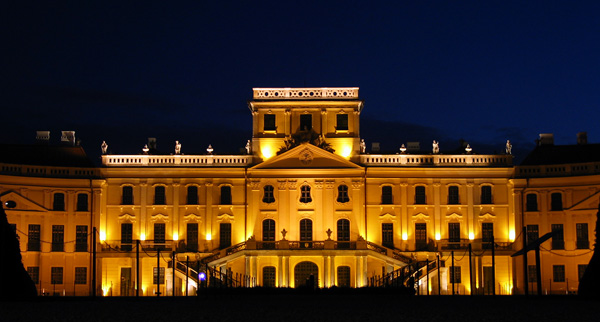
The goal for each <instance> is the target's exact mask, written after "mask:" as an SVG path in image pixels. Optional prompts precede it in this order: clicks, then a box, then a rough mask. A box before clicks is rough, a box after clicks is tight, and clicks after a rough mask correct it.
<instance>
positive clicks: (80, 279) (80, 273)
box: [75, 267, 87, 285]
mask: <svg viewBox="0 0 600 322" xmlns="http://www.w3.org/2000/svg"><path fill="white" fill-rule="evenodd" d="M75 284H80V285H84V284H87V267H75Z"/></svg>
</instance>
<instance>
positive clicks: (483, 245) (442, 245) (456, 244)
mask: <svg viewBox="0 0 600 322" xmlns="http://www.w3.org/2000/svg"><path fill="white" fill-rule="evenodd" d="M469 244H471V249H472V250H475V251H479V250H491V249H492V245H491V243H489V242H487V241H483V240H482V239H473V240H471V239H460V240H459V241H450V240H449V239H442V240H437V241H435V247H434V248H433V249H431V248H430V249H428V250H429V251H435V250H437V251H451V250H456V249H461V250H466V249H467V248H469ZM494 245H495V250H497V251H508V250H512V249H513V243H510V242H495V243H494Z"/></svg>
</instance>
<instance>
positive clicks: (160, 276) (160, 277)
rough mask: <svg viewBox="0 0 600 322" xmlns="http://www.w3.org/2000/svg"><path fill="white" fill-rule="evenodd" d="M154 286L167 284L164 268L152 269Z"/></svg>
mask: <svg viewBox="0 0 600 322" xmlns="http://www.w3.org/2000/svg"><path fill="white" fill-rule="evenodd" d="M152 274H153V281H154V284H156V285H160V284H165V268H164V267H153V268H152Z"/></svg>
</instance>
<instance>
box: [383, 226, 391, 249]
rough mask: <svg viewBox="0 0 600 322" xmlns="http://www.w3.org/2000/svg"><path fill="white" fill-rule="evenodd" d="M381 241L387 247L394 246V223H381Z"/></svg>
mask: <svg viewBox="0 0 600 322" xmlns="http://www.w3.org/2000/svg"><path fill="white" fill-rule="evenodd" d="M381 243H382V244H383V246H385V247H387V248H394V224H391V223H382V224H381Z"/></svg>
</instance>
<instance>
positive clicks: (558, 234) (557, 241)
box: [552, 224, 565, 249]
mask: <svg viewBox="0 0 600 322" xmlns="http://www.w3.org/2000/svg"><path fill="white" fill-rule="evenodd" d="M552 233H554V234H553V235H552V249H565V237H564V233H563V225H562V224H552Z"/></svg>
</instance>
